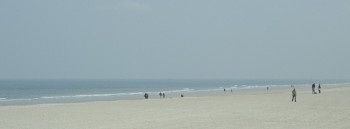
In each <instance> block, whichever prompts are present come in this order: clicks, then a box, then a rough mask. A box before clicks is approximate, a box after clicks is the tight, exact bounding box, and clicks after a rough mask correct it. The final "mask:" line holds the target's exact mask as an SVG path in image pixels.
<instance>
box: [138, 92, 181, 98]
mask: <svg viewBox="0 0 350 129" xmlns="http://www.w3.org/2000/svg"><path fill="white" fill-rule="evenodd" d="M143 97H145V99H148V94H147V93H145V94H144V95H143ZM162 97H163V99H164V98H165V93H162V92H159V98H160V99H161V98H162ZM181 97H184V95H183V94H181Z"/></svg>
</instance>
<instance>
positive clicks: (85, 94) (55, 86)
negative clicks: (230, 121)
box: [0, 79, 350, 105]
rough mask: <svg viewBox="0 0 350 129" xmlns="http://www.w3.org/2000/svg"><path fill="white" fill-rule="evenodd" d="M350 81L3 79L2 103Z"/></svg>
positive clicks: (173, 93) (138, 95) (100, 98)
mask: <svg viewBox="0 0 350 129" xmlns="http://www.w3.org/2000/svg"><path fill="white" fill-rule="evenodd" d="M312 83H316V84H318V83H321V85H336V84H350V81H349V80H287V79H284V80H283V79H279V80H263V79H255V80H252V79H75V80H74V79H62V80H58V79H57V80H53V79H43V80H39V79H36V80H35V79H22V80H19V79H0V105H26V104H47V103H74V102H89V101H109V100H125V99H143V95H144V94H145V93H148V94H149V95H150V96H157V95H158V94H159V92H162V93H165V94H166V95H180V94H191V93H200V92H213V91H223V89H227V90H231V89H232V90H234V91H239V90H247V89H259V88H260V89H266V87H271V88H273V87H288V86H291V85H304V86H311V84H312Z"/></svg>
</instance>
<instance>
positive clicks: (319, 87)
mask: <svg viewBox="0 0 350 129" xmlns="http://www.w3.org/2000/svg"><path fill="white" fill-rule="evenodd" d="M318 93H319V94H321V84H318Z"/></svg>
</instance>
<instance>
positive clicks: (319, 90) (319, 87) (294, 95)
mask: <svg viewBox="0 0 350 129" xmlns="http://www.w3.org/2000/svg"><path fill="white" fill-rule="evenodd" d="M291 87H294V86H293V85H292V86H291ZM315 88H316V84H315V83H313V84H312V94H317V92H315ZM318 93H319V94H321V84H318ZM293 100H294V102H297V92H296V91H295V88H294V89H293V91H292V102H293Z"/></svg>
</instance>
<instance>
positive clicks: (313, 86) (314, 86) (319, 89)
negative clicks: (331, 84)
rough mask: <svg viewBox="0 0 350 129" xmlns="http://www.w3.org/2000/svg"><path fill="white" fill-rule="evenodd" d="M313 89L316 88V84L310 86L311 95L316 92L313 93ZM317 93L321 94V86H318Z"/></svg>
mask: <svg viewBox="0 0 350 129" xmlns="http://www.w3.org/2000/svg"><path fill="white" fill-rule="evenodd" d="M315 88H316V84H315V83H314V84H312V94H317V92H315ZM318 93H319V94H321V84H318Z"/></svg>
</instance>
